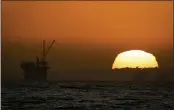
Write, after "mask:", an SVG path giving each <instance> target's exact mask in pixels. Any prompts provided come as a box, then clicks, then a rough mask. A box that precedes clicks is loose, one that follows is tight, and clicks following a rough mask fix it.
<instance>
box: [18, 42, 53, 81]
mask: <svg viewBox="0 0 174 110" xmlns="http://www.w3.org/2000/svg"><path fill="white" fill-rule="evenodd" d="M54 43H55V40H53V41H52V43H51V45H50V46H49V47H48V48H47V50H46V47H45V45H46V42H45V40H43V50H42V56H41V57H40V58H39V57H38V56H36V62H28V61H27V62H26V61H25V62H21V65H20V66H21V69H22V70H23V71H24V81H25V82H46V81H47V71H48V69H49V68H50V67H49V66H48V62H47V61H46V56H47V55H48V53H49V51H50V49H51V48H52V46H53V44H54Z"/></svg>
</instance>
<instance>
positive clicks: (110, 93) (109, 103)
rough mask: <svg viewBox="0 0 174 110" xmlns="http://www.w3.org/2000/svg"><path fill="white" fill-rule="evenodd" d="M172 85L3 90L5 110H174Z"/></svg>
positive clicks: (85, 84)
mask: <svg viewBox="0 0 174 110" xmlns="http://www.w3.org/2000/svg"><path fill="white" fill-rule="evenodd" d="M173 102H174V88H173V85H170V84H160V85H159V84H158V85H157V84H150V83H148V84H131V83H126V84H125V83H124V84H123V83H116V82H56V83H48V84H39V85H15V86H14V85H13V86H3V87H2V88H1V107H2V108H1V109H2V110H174V103H173Z"/></svg>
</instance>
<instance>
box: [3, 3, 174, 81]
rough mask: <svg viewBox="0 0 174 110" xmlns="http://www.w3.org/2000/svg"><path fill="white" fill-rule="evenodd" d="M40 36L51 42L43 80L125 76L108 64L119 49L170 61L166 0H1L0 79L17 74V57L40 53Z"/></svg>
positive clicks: (165, 64) (170, 11)
mask: <svg viewBox="0 0 174 110" xmlns="http://www.w3.org/2000/svg"><path fill="white" fill-rule="evenodd" d="M42 40H46V43H47V46H49V45H50V43H51V42H52V40H56V43H55V45H54V46H53V48H52V49H51V51H50V52H49V54H48V56H47V60H48V62H49V65H50V66H51V69H50V70H49V74H48V79H49V80H116V81H117V80H131V79H132V78H133V75H131V74H127V75H125V74H115V73H113V72H112V64H113V62H114V59H115V57H116V56H117V55H118V54H119V53H120V52H123V51H127V50H132V49H139V50H144V51H147V52H149V53H152V54H153V55H155V56H156V58H157V61H158V63H159V67H160V68H164V69H168V68H170V67H172V66H173V50H172V49H173V4H172V1H166V2H165V1H163V2H162V1H160V2H159V1H140V2H138V1H122V2H121V1H108V2H106V1H23V2H22V1H3V2H2V79H4V80H6V79H7V80H14V79H22V78H23V72H22V70H21V69H20V63H21V61H35V57H36V56H41V52H42Z"/></svg>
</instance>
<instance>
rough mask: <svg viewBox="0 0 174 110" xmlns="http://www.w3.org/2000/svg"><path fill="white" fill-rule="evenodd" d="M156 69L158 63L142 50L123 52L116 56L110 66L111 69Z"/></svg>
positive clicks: (153, 57) (152, 56)
mask: <svg viewBox="0 0 174 110" xmlns="http://www.w3.org/2000/svg"><path fill="white" fill-rule="evenodd" d="M127 67H128V68H137V67H138V68H156V67H158V62H157V61H156V58H155V56H154V55H152V54H151V53H147V52H145V51H142V50H130V51H125V52H122V53H120V54H118V55H117V57H116V58H115V61H114V63H113V65H112V69H116V68H118V69H119V68H127Z"/></svg>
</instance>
